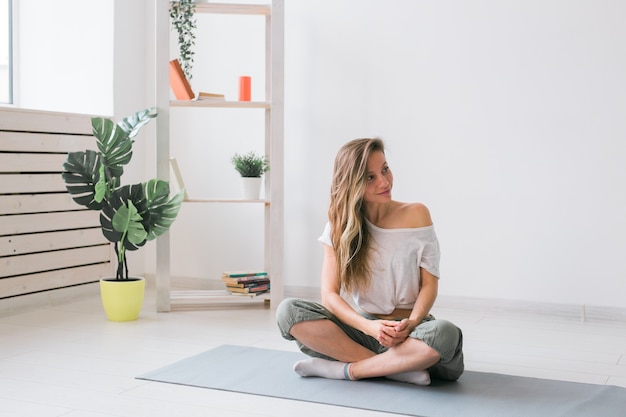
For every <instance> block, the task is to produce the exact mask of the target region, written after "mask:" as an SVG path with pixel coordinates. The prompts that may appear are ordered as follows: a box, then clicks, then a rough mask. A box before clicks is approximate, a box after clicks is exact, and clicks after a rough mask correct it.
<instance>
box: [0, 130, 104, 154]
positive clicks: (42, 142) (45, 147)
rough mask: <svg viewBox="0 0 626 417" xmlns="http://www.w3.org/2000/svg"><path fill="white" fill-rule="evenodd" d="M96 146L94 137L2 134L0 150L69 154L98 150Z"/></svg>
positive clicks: (21, 133)
mask: <svg viewBox="0 0 626 417" xmlns="http://www.w3.org/2000/svg"><path fill="white" fill-rule="evenodd" d="M89 126H91V124H90V125H89ZM96 146H97V145H96V139H95V138H94V137H93V136H84V135H60V134H55V135H50V134H46V133H25V132H0V150H2V151H11V152H57V153H67V152H71V151H83V150H85V149H96Z"/></svg>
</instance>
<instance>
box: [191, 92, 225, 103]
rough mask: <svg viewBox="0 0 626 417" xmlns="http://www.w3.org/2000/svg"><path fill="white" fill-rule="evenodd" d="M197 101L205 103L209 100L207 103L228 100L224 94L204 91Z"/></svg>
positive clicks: (199, 94) (200, 93)
mask: <svg viewBox="0 0 626 417" xmlns="http://www.w3.org/2000/svg"><path fill="white" fill-rule="evenodd" d="M196 100H199V101H203V100H207V101H224V100H226V98H225V97H224V94H218V93H205V92H203V91H200V92H199V93H198V97H196Z"/></svg>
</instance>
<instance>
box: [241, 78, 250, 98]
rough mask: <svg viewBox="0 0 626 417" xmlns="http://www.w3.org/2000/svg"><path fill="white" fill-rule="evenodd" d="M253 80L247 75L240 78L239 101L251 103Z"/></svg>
mask: <svg viewBox="0 0 626 417" xmlns="http://www.w3.org/2000/svg"><path fill="white" fill-rule="evenodd" d="M251 86H252V78H250V77H249V76H247V75H243V76H241V77H239V101H250V88H251Z"/></svg>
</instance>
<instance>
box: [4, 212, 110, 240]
mask: <svg viewBox="0 0 626 417" xmlns="http://www.w3.org/2000/svg"><path fill="white" fill-rule="evenodd" d="M99 216H100V213H99V212H97V211H93V210H82V211H70V212H66V213H63V212H59V213H43V214H24V215H15V216H0V236H6V235H16V234H22V233H37V232H49V231H54V230H68V229H79V228H86V227H95V226H98V227H100V217H99Z"/></svg>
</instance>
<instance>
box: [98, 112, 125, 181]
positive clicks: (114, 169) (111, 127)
mask: <svg viewBox="0 0 626 417" xmlns="http://www.w3.org/2000/svg"><path fill="white" fill-rule="evenodd" d="M91 127H92V130H93V135H94V136H95V137H96V141H97V143H98V150H99V151H100V153H101V154H102V163H103V164H104V166H105V169H108V172H107V175H108V176H110V178H119V177H121V176H122V174H123V173H124V165H126V164H128V163H129V162H130V160H131V158H132V156H133V141H132V140H131V139H130V138H129V137H128V133H127V132H125V131H124V129H122V128H120V127H119V126H118V125H116V124H115V123H113V121H112V120H110V119H105V118H102V117H94V118H92V119H91Z"/></svg>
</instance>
